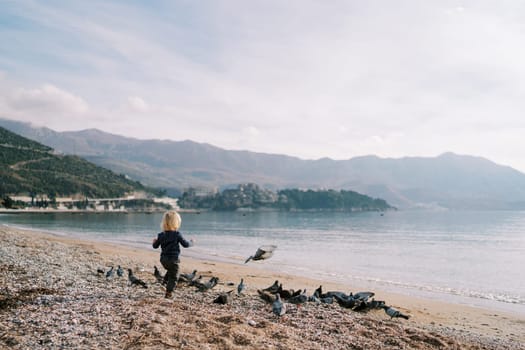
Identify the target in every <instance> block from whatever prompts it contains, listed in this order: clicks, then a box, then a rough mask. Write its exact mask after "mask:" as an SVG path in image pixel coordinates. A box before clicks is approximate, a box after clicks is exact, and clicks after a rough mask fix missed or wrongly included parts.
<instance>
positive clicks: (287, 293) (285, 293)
mask: <svg viewBox="0 0 525 350" xmlns="http://www.w3.org/2000/svg"><path fill="white" fill-rule="evenodd" d="M276 293H277V294H279V295H280V296H281V298H283V299H288V298H291V297H293V296H294V294H295V292H294V290H293V289H283V284H282V283H281V284H279V288H278V289H277V292H276ZM300 293H301V291H299V294H300Z"/></svg>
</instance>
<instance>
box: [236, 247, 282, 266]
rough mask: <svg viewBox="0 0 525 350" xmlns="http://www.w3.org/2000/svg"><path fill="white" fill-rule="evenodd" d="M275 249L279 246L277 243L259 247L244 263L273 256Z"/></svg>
mask: <svg viewBox="0 0 525 350" xmlns="http://www.w3.org/2000/svg"><path fill="white" fill-rule="evenodd" d="M275 249H277V246H275V245H266V246H262V247H259V248H258V249H257V251H256V252H255V254H254V255H252V256H250V257H249V258H248V259H246V261H245V262H244V263H245V264H246V263H247V262H248V261H250V260H254V261H256V260H264V259H268V258H271V257H272V255H273V251H274V250H275Z"/></svg>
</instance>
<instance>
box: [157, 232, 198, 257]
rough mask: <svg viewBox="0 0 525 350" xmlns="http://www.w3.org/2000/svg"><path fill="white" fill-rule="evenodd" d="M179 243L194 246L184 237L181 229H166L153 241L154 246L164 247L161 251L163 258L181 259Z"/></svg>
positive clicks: (184, 245)
mask: <svg viewBox="0 0 525 350" xmlns="http://www.w3.org/2000/svg"><path fill="white" fill-rule="evenodd" d="M179 244H180V245H182V246H183V247H184V248H188V247H191V246H192V244H191V243H190V242H188V241H187V240H185V239H184V238H183V237H182V235H181V234H180V232H179V231H165V232H161V233H159V234H158V236H157V240H156V241H155V242H154V243H153V248H155V249H157V248H158V247H159V246H160V247H161V248H162V252H161V253H160V258H161V259H163V258H168V259H170V260H171V259H173V260H179V254H180V246H179Z"/></svg>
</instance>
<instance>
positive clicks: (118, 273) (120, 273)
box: [117, 265, 124, 277]
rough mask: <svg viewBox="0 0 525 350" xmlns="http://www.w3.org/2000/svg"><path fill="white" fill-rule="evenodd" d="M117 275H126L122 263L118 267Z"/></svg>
mask: <svg viewBox="0 0 525 350" xmlns="http://www.w3.org/2000/svg"><path fill="white" fill-rule="evenodd" d="M117 276H119V277H122V276H124V270H122V267H120V265H119V266H118V268H117Z"/></svg>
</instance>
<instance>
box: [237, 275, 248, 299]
mask: <svg viewBox="0 0 525 350" xmlns="http://www.w3.org/2000/svg"><path fill="white" fill-rule="evenodd" d="M245 288H246V285H245V284H244V279H243V278H241V282H240V283H239V285H238V286H237V294H238V295H240V294H241V293H242V291H243V290H244V289H245Z"/></svg>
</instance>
